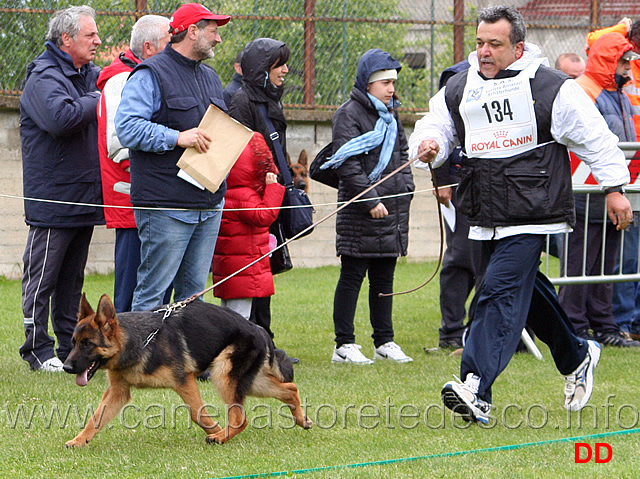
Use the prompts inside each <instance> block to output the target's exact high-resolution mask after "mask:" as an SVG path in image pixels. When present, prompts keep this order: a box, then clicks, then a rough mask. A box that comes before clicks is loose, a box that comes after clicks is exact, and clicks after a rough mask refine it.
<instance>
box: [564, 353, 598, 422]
mask: <svg viewBox="0 0 640 479" xmlns="http://www.w3.org/2000/svg"><path fill="white" fill-rule="evenodd" d="M587 344H588V349H587V356H586V357H585V358H584V361H582V363H580V366H578V367H577V368H576V370H575V371H574V372H572V373H571V374H569V375H568V376H565V377H564V379H565V385H564V408H565V409H566V410H567V411H579V410H580V409H582V408H583V407H585V405H586V404H587V402H589V398H591V393H592V392H593V371H594V370H595V368H596V366H597V365H598V361H599V360H600V345H599V344H598V343H597V342H595V341H587Z"/></svg>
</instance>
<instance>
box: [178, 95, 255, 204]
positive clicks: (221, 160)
mask: <svg viewBox="0 0 640 479" xmlns="http://www.w3.org/2000/svg"><path fill="white" fill-rule="evenodd" d="M198 128H201V129H202V130H204V131H206V132H207V134H208V135H209V136H210V137H211V144H210V145H209V150H208V151H207V152H205V153H198V150H196V149H195V148H187V149H185V150H184V153H182V156H181V157H180V159H179V160H178V163H177V166H178V168H180V169H182V170H184V172H185V173H187V174H189V175H190V176H191V177H192V178H193V179H195V180H196V181H197V182H198V183H200V184H202V186H204V187H205V188H206V189H208V190H209V191H211V192H212V193H215V192H216V191H218V188H220V185H221V184H222V182H223V181H224V179H225V178H226V177H227V174H229V171H230V170H231V167H232V166H233V165H234V164H235V162H236V160H237V159H238V157H239V156H240V153H242V150H244V148H245V146H247V143H249V140H250V139H251V136H252V135H253V131H251V130H250V129H249V128H247V127H246V126H244V125H243V124H242V123H239V122H237V121H236V120H234V119H233V118H231V117H230V116H229V115H227V114H226V113H225V112H223V111H222V110H220V109H219V108H218V107H216V106H215V105H209V108H208V109H207V112H206V113H205V115H204V117H202V121H201V122H200V124H199V125H198Z"/></svg>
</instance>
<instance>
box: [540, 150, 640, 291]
mask: <svg viewBox="0 0 640 479" xmlns="http://www.w3.org/2000/svg"><path fill="white" fill-rule="evenodd" d="M619 146H620V148H621V149H622V150H623V151H624V152H625V156H626V158H627V160H629V162H630V165H629V169H630V171H631V184H630V185H628V186H627V187H626V188H625V194H627V195H634V196H635V195H637V198H638V199H637V200H636V201H635V203H636V204H634V200H633V199H632V206H634V221H633V225H632V227H634V228H638V227H639V226H640V224H639V223H640V214H639V212H638V208H639V207H640V184H636V183H635V182H636V181H638V169H637V167H636V164H637V163H640V143H627V142H625V143H619ZM573 191H574V193H576V194H577V195H586V199H585V213H584V219H579V220H578V221H582V226H583V229H584V237H583V238H582V263H581V267H580V271H581V274H579V275H569V274H568V273H567V270H568V256H569V255H568V253H569V251H568V244H569V242H568V237H569V235H570V234H576V233H565V234H563V235H562V242H561V245H560V248H559V250H560V251H559V255H558V256H559V263H556V262H555V261H553V260H551V254H550V251H552V247H551V246H552V242H553V238H552V237H551V236H550V235H547V245H546V251H545V255H544V256H543V270H544V273H545V275H546V276H547V277H549V279H550V281H551V282H552V283H553V284H554V285H557V286H560V285H566V284H592V283H623V282H631V281H640V261H636V265H635V271H633V272H629V271H626V272H624V271H623V268H620V267H618V268H617V269H618V271H617V272H614V273H613V274H607V272H606V271H605V261H608V262H609V261H611V260H612V258H607V257H606V254H605V252H606V251H607V250H608V248H607V234H606V224H607V221H608V217H607V210H606V207H605V208H604V212H603V216H602V218H601V219H599V221H596V222H593V221H590V220H589V217H590V215H589V212H590V205H591V203H592V201H591V198H592V197H594V196H596V195H598V196H601V195H602V191H601V189H600V187H598V186H592V185H575V184H574V187H573ZM630 198H631V196H630ZM605 205H606V197H605ZM593 228H599V229H600V230H601V231H600V233H599V235H601V242H600V245H599V248H600V256H601V258H600V267H599V271H598V274H591V275H589V274H587V271H586V269H587V266H586V265H587V252H588V242H587V237H588V233H589V231H590V230H591V231H593ZM629 242H631V243H629ZM625 246H626V248H633V251H635V254H636V257H638V254H639V253H640V242H638V237H637V234H634V235H631V234H629V233H627V232H626V231H624V230H623V231H621V232H620V234H619V246H618V248H617V253H616V258H615V264H617V265H622V264H623V258H624V255H623V253H624V251H625ZM557 269H559V272H558V271H557Z"/></svg>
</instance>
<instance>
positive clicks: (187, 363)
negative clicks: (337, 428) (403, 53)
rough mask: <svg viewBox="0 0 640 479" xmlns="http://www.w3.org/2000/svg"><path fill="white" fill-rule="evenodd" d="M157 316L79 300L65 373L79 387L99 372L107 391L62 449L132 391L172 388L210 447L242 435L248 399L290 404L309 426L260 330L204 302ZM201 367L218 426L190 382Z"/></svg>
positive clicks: (75, 443)
mask: <svg viewBox="0 0 640 479" xmlns="http://www.w3.org/2000/svg"><path fill="white" fill-rule="evenodd" d="M161 309H162V308H161ZM164 310H165V311H166V307H164ZM164 316H165V312H164V311H161V312H151V311H145V312H134V313H121V314H119V315H118V316H117V317H116V313H115V309H114V307H113V303H112V302H111V300H110V299H109V297H108V296H107V295H103V296H102V297H101V298H100V303H99V304H98V311H97V312H94V311H93V309H92V308H91V306H90V305H89V302H88V301H87V299H86V297H85V296H84V295H83V296H82V301H81V304H80V312H79V313H78V324H77V326H76V328H75V331H74V333H73V350H72V351H71V353H70V354H69V356H68V358H67V360H66V361H65V363H64V370H65V371H66V372H68V373H70V374H76V375H77V376H76V383H77V384H78V385H79V386H86V385H87V383H88V382H89V380H90V379H91V378H92V377H93V375H94V374H95V373H96V371H97V370H98V369H106V370H107V375H108V378H109V387H108V388H107V390H106V391H105V393H104V395H103V396H102V401H101V402H100V405H99V406H98V409H97V410H96V412H95V414H94V415H93V417H92V418H91V419H90V420H89V422H88V423H87V425H86V426H85V428H84V429H83V430H82V432H81V433H80V434H78V435H77V436H76V437H75V438H74V439H72V440H71V441H69V442H67V444H66V445H67V447H79V446H84V445H85V444H87V443H88V442H89V441H90V440H91V439H93V437H94V436H95V435H96V434H97V433H98V431H100V430H101V429H103V428H104V427H105V425H106V424H107V423H109V421H111V420H112V419H113V418H114V417H115V416H116V415H117V414H118V413H119V412H120V410H121V409H122V408H123V407H124V405H125V404H127V402H129V400H130V399H131V395H130V389H131V386H136V387H149V388H171V389H173V390H174V391H176V392H177V393H178V394H179V395H180V397H181V398H182V400H183V401H184V402H185V403H186V404H187V405H188V406H189V411H190V414H191V419H192V420H193V421H194V422H195V423H196V424H198V426H200V427H201V428H202V429H204V431H205V432H206V433H207V442H209V443H218V444H222V443H225V442H227V441H228V440H229V439H231V438H232V437H233V436H235V435H236V434H239V433H240V432H242V431H243V430H244V428H245V427H246V426H247V418H246V416H245V413H244V407H243V404H244V400H245V398H246V396H248V395H250V396H258V397H273V398H276V399H279V400H280V401H282V402H283V403H285V404H287V405H288V406H289V408H290V409H291V412H292V414H293V417H294V418H295V421H296V424H297V425H298V426H300V427H302V428H304V429H309V428H310V427H311V425H312V423H311V421H310V420H309V419H308V418H307V417H306V416H305V415H304V412H303V411H302V407H301V406H300V396H299V393H298V388H297V387H296V385H295V384H294V383H293V382H291V381H292V380H293V366H292V365H291V360H290V358H289V357H288V356H287V355H286V354H285V352H284V351H282V350H279V349H275V347H274V345H273V341H272V340H271V338H270V337H269V335H268V334H267V332H266V331H265V330H264V329H262V328H261V327H259V326H256V325H255V324H253V323H251V322H249V321H247V320H246V319H244V318H243V317H242V316H240V315H239V314H237V313H235V312H233V311H231V310H230V309H227V308H222V307H220V306H216V305H213V304H207V303H204V302H203V301H192V302H191V303H189V304H187V305H186V306H184V307H181V308H176V309H175V311H172V312H171V314H170V315H168V316H167V317H166V318H165V319H164V320H163V317H164ZM154 332H157V334H155V335H154ZM149 338H151V339H150V340H149ZM147 343H148V344H147ZM206 370H210V371H211V381H212V382H213V383H214V384H215V385H216V387H217V389H218V392H219V393H220V396H221V397H222V400H223V401H224V403H225V405H226V407H227V411H228V414H227V417H228V419H227V425H226V427H225V428H224V429H223V428H222V427H221V426H220V425H219V424H218V423H217V422H216V421H214V420H213V419H212V418H211V417H210V416H209V415H208V414H207V412H206V410H205V408H204V403H203V401H202V398H201V397H200V391H199V389H198V385H197V384H196V376H198V375H199V374H201V373H203V372H204V371H206Z"/></svg>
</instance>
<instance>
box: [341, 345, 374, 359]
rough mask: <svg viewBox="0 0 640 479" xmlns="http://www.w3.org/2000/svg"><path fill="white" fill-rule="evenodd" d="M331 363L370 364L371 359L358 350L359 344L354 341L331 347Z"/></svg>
mask: <svg viewBox="0 0 640 479" xmlns="http://www.w3.org/2000/svg"><path fill="white" fill-rule="evenodd" d="M331 362H332V363H354V364H371V363H373V361H371V359H369V358H367V357H366V356H365V355H364V354H362V353H361V352H360V346H359V345H357V344H354V343H350V344H343V345H342V346H340V347H339V348H333V356H332V357H331Z"/></svg>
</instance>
